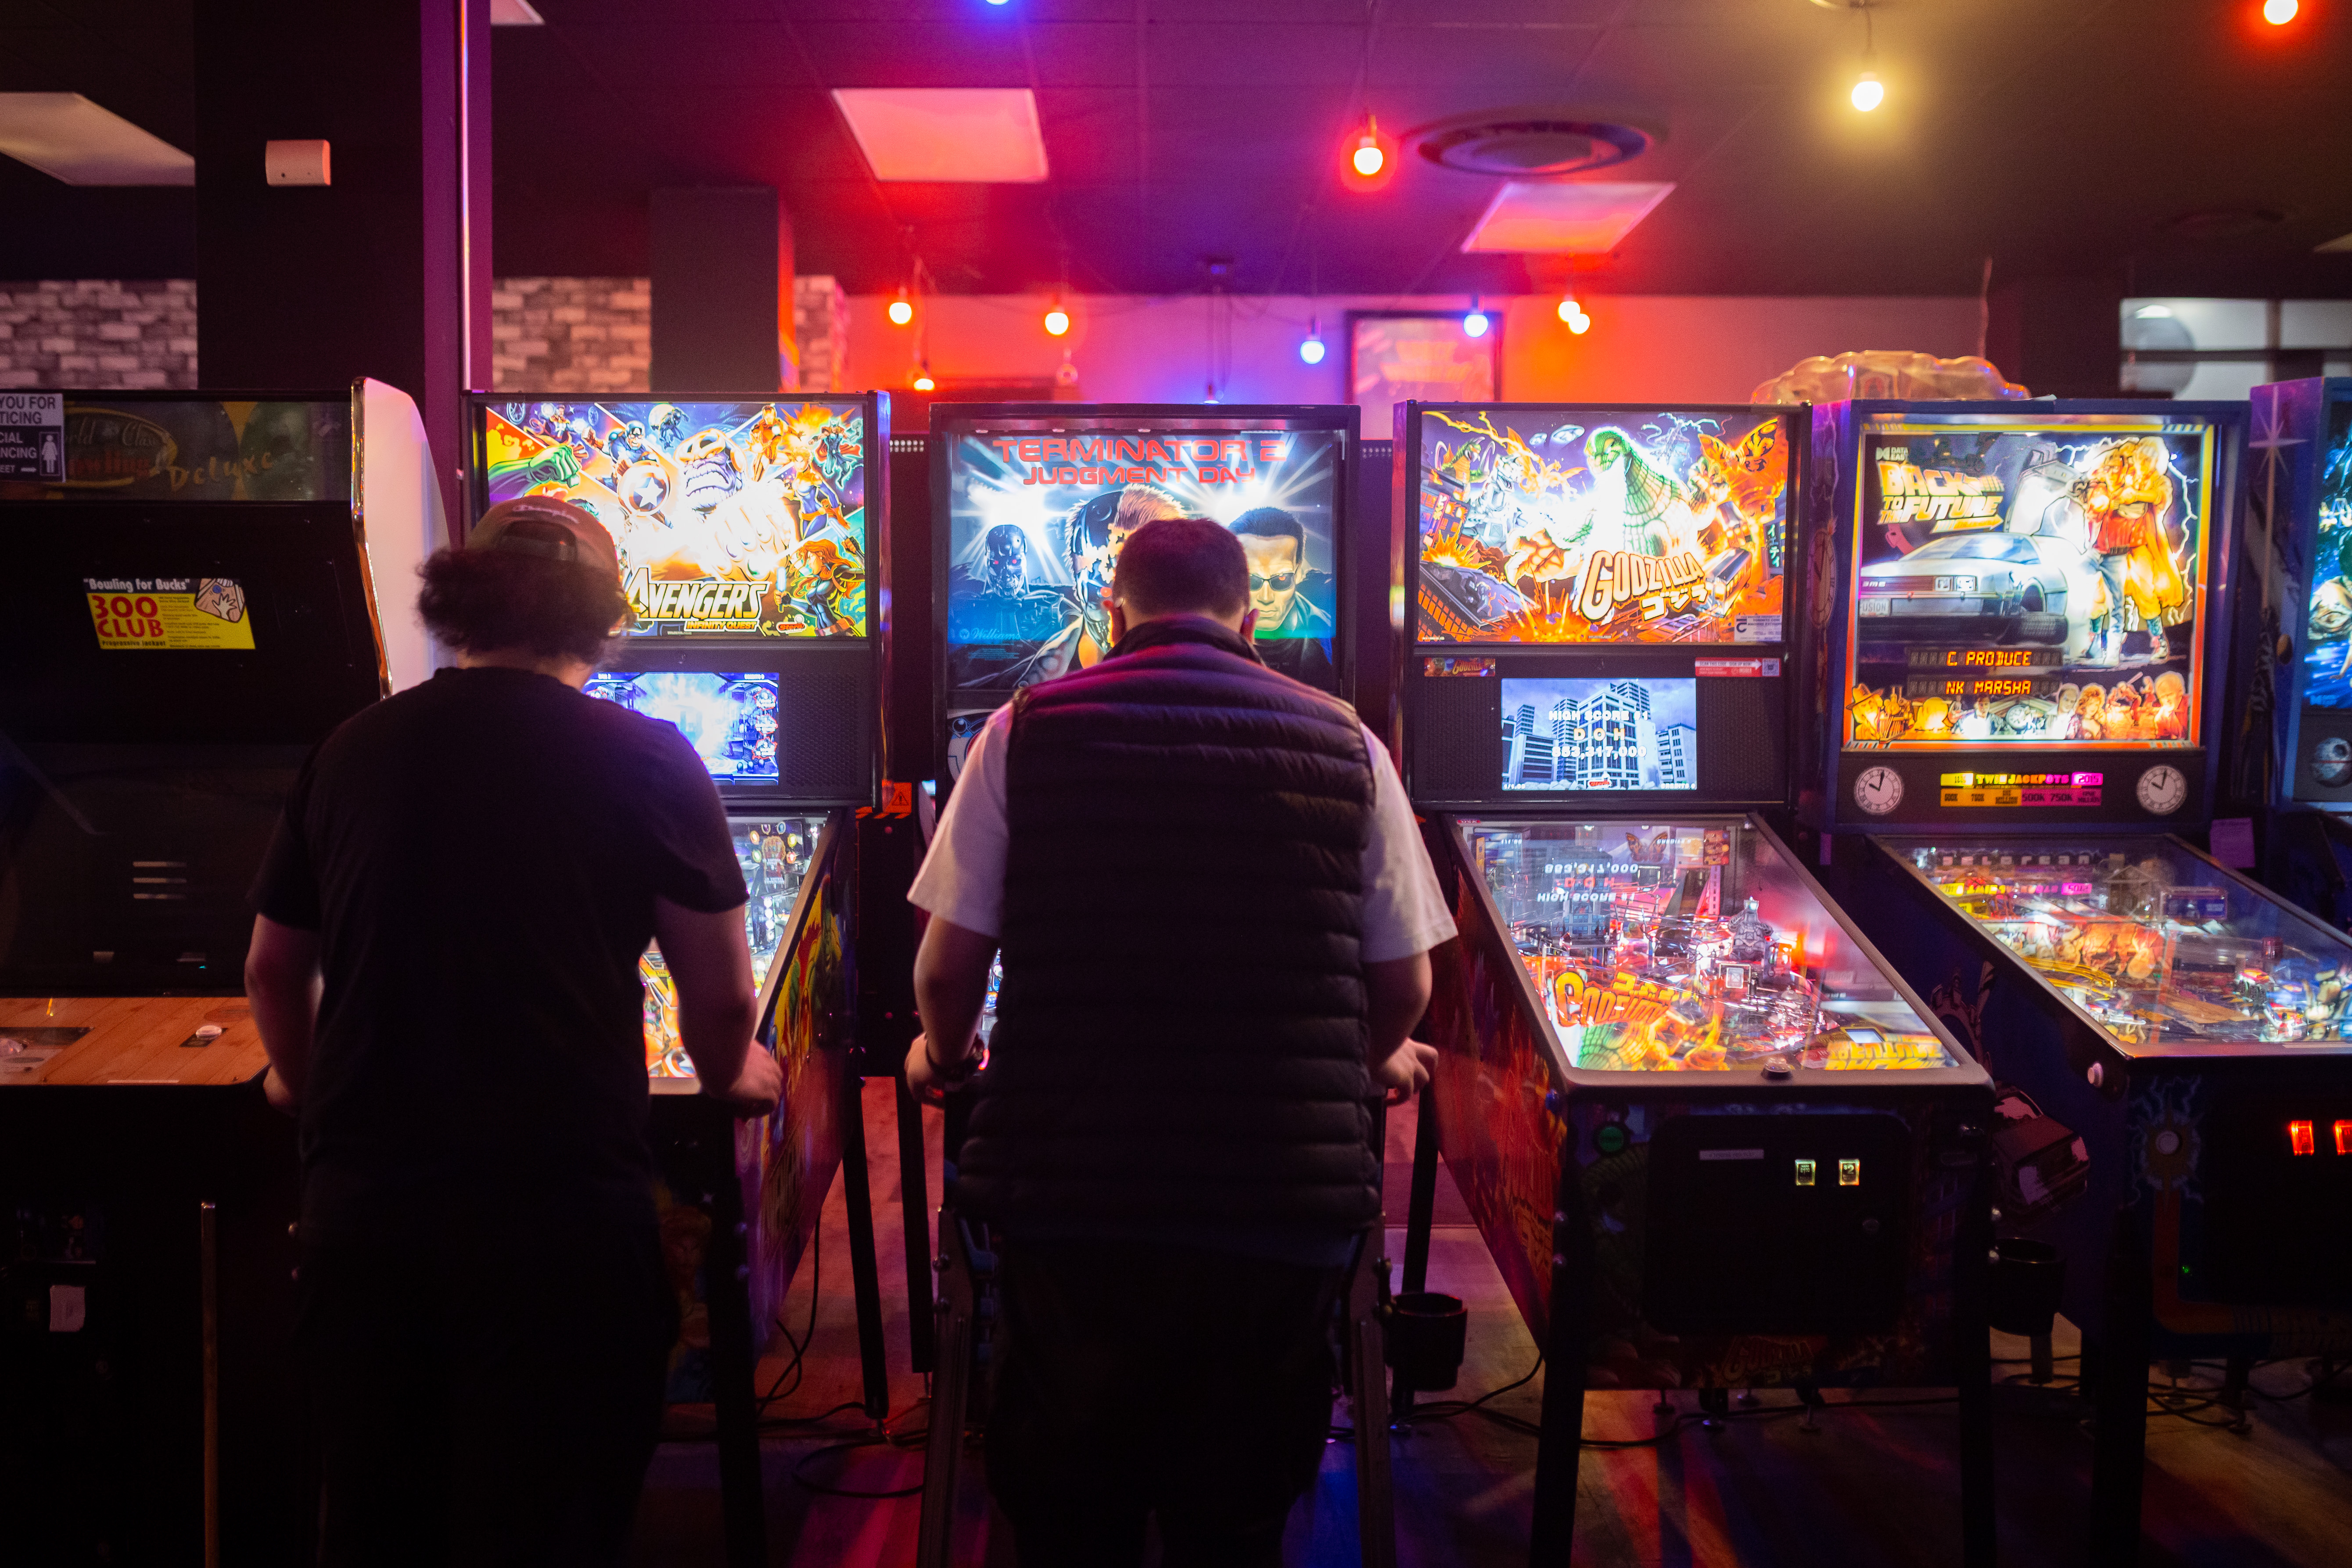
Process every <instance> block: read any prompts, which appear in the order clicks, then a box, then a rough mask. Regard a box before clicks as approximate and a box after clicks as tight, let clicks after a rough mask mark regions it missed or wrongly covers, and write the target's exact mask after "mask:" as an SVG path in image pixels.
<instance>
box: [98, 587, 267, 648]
mask: <svg viewBox="0 0 2352 1568" xmlns="http://www.w3.org/2000/svg"><path fill="white" fill-rule="evenodd" d="M82 586H83V587H84V589H85V590H87V594H88V598H89V618H90V623H91V625H92V626H95V627H96V628H97V630H98V646H99V647H102V648H120V647H162V648H247V649H249V648H251V647H253V621H252V619H251V618H250V617H249V616H247V613H246V602H245V585H244V584H241V583H239V582H238V581H237V580H236V578H234V577H85V578H83V579H82Z"/></svg>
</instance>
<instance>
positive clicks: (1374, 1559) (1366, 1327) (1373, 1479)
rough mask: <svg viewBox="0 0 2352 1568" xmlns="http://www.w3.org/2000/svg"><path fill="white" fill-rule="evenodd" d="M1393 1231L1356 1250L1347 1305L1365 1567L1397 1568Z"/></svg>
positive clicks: (1380, 1231) (1376, 1231)
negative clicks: (1388, 1324)
mask: <svg viewBox="0 0 2352 1568" xmlns="http://www.w3.org/2000/svg"><path fill="white" fill-rule="evenodd" d="M1387 1236H1388V1233H1387V1230H1386V1228H1385V1227H1384V1226H1374V1227H1373V1228H1371V1229H1370V1230H1369V1231H1366V1232H1365V1233H1364V1237H1363V1239H1362V1240H1361V1241H1360V1243H1359V1244H1358V1246H1357V1249H1356V1266H1355V1268H1352V1269H1350V1270H1349V1274H1348V1295H1347V1300H1346V1303H1345V1318H1346V1324H1347V1347H1348V1358H1349V1363H1351V1364H1350V1366H1349V1379H1348V1386H1349V1389H1351V1390H1352V1391H1353V1394H1352V1397H1351V1399H1350V1401H1349V1405H1350V1410H1349V1414H1350V1415H1351V1416H1352V1418H1353V1421H1354V1425H1355V1428H1356V1534H1357V1542H1358V1551H1359V1552H1360V1554H1361V1560H1362V1562H1363V1564H1364V1568H1396V1560H1397V1558H1396V1489H1395V1486H1394V1479H1393V1474H1392V1472H1391V1468H1390V1463H1389V1459H1390V1453H1389V1401H1388V1379H1387V1376H1386V1372H1387V1361H1388V1357H1387V1353H1386V1352H1387V1336H1386V1335H1385V1334H1384V1333H1383V1332H1382V1331H1381V1288H1382V1286H1383V1285H1384V1284H1385V1283H1386V1276H1387V1274H1388V1259H1386V1258H1381V1256H1380V1254H1381V1252H1383V1251H1384V1250H1386V1247H1387Z"/></svg>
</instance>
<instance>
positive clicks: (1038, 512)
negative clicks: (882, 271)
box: [899, 404, 1394, 1565]
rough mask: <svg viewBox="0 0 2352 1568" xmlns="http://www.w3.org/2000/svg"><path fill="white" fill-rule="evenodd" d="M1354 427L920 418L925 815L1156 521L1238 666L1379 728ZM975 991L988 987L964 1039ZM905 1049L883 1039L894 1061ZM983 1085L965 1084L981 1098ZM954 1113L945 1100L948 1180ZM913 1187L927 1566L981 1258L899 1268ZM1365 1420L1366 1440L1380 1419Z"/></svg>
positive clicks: (1374, 1382)
mask: <svg viewBox="0 0 2352 1568" xmlns="http://www.w3.org/2000/svg"><path fill="white" fill-rule="evenodd" d="M1359 425H1360V415H1359V413H1358V411H1357V410H1356V409H1355V408H1354V407H1353V406H1352V405H1341V406H1311V405H1281V406H1251V405H1232V406H1202V405H1089V404H935V405H932V409H931V428H930V431H929V437H928V440H927V441H925V442H924V443H923V444H922V445H921V446H920V447H916V446H914V444H913V443H912V442H910V443H909V450H908V453H907V454H906V461H907V462H908V477H909V482H910V484H911V482H912V480H913V479H914V477H915V476H916V475H917V474H918V473H919V472H920V471H921V470H920V469H919V468H918V464H919V463H925V462H927V466H928V477H929V503H930V504H929V528H930V537H929V542H928V544H929V549H928V552H927V553H928V561H927V562H926V563H925V564H926V565H927V566H928V571H927V572H926V573H925V581H926V583H927V584H928V591H929V602H928V605H923V606H920V608H924V609H928V611H929V617H928V618H929V630H928V633H927V634H926V635H927V636H928V638H929V647H930V649H931V657H930V658H929V661H928V664H927V668H928V672H929V677H930V684H929V691H928V693H927V694H926V695H927V697H928V701H929V713H930V726H929V737H930V740H931V743H932V750H931V752H930V755H931V766H930V768H929V770H928V771H929V777H930V778H931V780H933V781H934V784H935V788H936V792H937V798H938V800H939V802H940V804H941V805H944V804H945V802H946V800H947V799H948V798H949V796H950V794H951V792H952V791H953V789H954V786H955V780H956V778H957V776H958V774H959V773H961V770H962V767H963V762H964V757H965V754H966V752H967V751H968V750H969V748H970V746H971V742H972V740H973V739H974V738H975V737H976V736H978V735H979V734H980V732H981V731H982V729H983V728H984V727H985V726H986V724H987V722H988V719H989V715H990V714H991V713H992V712H993V711H994V710H996V709H997V708H999V707H1001V706H1003V704H1004V703H1005V702H1007V701H1009V700H1012V699H1013V697H1014V696H1015V695H1016V694H1017V693H1018V692H1019V691H1020V690H1021V689H1023V688H1024V687H1026V686H1029V685H1032V684H1034V683H1036V682H1039V681H1044V680H1050V679H1053V678H1055V676H1057V675H1060V674H1063V673H1065V672H1066V671H1069V670H1073V669H1077V668H1085V667H1087V666H1089V665H1092V664H1094V663H1096V662H1097V660H1099V659H1100V658H1102V657H1103V656H1104V654H1106V653H1107V652H1108V650H1109V648H1110V647H1111V642H1112V639H1111V637H1110V627H1109V618H1108V611H1107V609H1106V608H1105V606H1104V604H1103V595H1104V592H1105V590H1106V589H1107V588H1108V587H1109V585H1110V584H1111V581H1112V574H1113V573H1114V571H1115V569H1116V567H1117V564H1118V555H1119V552H1120V549H1121V547H1122V545H1123V544H1124V542H1125V541H1126V538H1127V536H1128V535H1129V533H1130V532H1132V531H1134V530H1135V529H1137V528H1139V527H1140V526H1142V525H1143V524H1144V523H1146V522H1149V521H1153V520H1155V519H1159V518H1170V517H1187V516H1190V517H1205V518H1209V519H1211V520H1213V521H1216V522H1219V523H1221V524H1223V525H1224V526H1225V527H1227V528H1229V529H1231V530H1232V531H1234V533H1235V534H1236V535H1237V536H1238V537H1239V538H1240V540H1241V542H1242V547H1243V551H1244V555H1245V557H1246V558H1247V561H1248V564H1249V574H1250V577H1249V594H1250V598H1251V604H1252V605H1253V607H1254V608H1255V610H1256V612H1257V617H1258V618H1257V623H1256V630H1255V651H1256V652H1257V654H1258V657H1259V658H1261V659H1262V660H1263V661H1264V662H1265V664H1266V666H1267V667H1268V668H1272V669H1274V670H1276V671H1278V672H1280V673H1282V674H1285V675H1288V676H1290V677H1292V678H1293V679H1297V680H1301V681H1304V682H1305V683H1307V684H1308V685H1310V686H1313V687H1315V688H1317V689H1320V690H1323V691H1328V692H1330V693H1332V694H1334V695H1336V696H1339V697H1341V698H1342V699H1344V700H1350V701H1353V702H1355V703H1357V704H1358V705H1359V708H1360V710H1361V711H1363V712H1364V713H1365V716H1366V718H1367V721H1368V722H1370V724H1371V726H1372V728H1373V730H1374V731H1375V732H1381V731H1385V730H1386V729H1388V728H1389V725H1388V723H1387V721H1386V710H1387V708H1388V706H1389V704H1390V703H1391V701H1392V700H1393V699H1392V696H1391V692H1392V690H1393V682H1392V680H1391V679H1388V678H1387V677H1386V675H1385V674H1384V673H1383V672H1384V671H1385V670H1386V668H1388V667H1389V665H1390V664H1391V662H1392V656H1391V651H1390V649H1391V644H1390V640H1389V631H1390V625H1389V616H1388V605H1387V596H1386V593H1385V587H1384V584H1386V582H1387V581H1388V571H1387V567H1388V562H1387V558H1386V552H1384V551H1383V550H1381V549H1380V548H1378V542H1379V541H1380V540H1381V537H1382V531H1383V529H1384V526H1385V525H1384V523H1383V522H1382V521H1380V519H1379V518H1378V517H1374V516H1372V515H1370V514H1369V513H1367V512H1366V510H1364V500H1363V495H1364V489H1371V490H1373V491H1375V492H1377V491H1378V489H1380V480H1381V479H1383V478H1385V473H1384V471H1383V473H1381V474H1378V475H1375V474H1372V473H1370V471H1369V470H1368V469H1366V468H1364V467H1363V464H1364V459H1365V456H1366V447H1368V446H1371V445H1381V446H1384V445H1385V444H1384V443H1381V444H1368V443H1365V442H1363V441H1361V440H1360V436H1359ZM1381 455H1382V456H1385V453H1383V454H1381ZM1360 487H1362V488H1360ZM902 559H903V558H902ZM908 605H909V609H908V616H909V618H910V619H911V618H912V617H913V616H915V615H917V614H919V609H918V608H917V607H915V605H914V600H913V597H912V595H909V597H908ZM1366 605H1371V606H1375V607H1373V608H1371V609H1369V610H1367V609H1366V608H1364V606H1366ZM908 640H909V642H910V643H911V641H912V638H911V637H910V638H909V639H908ZM908 870H909V872H911V870H912V867H911V866H909V868H908ZM901 896H902V897H903V888H902V889H901ZM996 992H997V986H996V976H994V975H992V978H991V984H990V987H989V994H988V1003H987V1006H986V1008H985V1009H984V1010H983V1012H982V1018H981V1031H982V1037H983V1039H985V1038H986V1037H987V1035H988V1033H989V1032H990V1030H991V1029H992V1026H993V1022H994V1004H995V998H996ZM906 1037H907V1032H905V1031H902V1032H901V1037H900V1040H899V1049H901V1050H902V1051H903V1050H904V1048H905V1038H906ZM985 1083H986V1074H985V1072H983V1073H982V1076H981V1079H980V1080H979V1087H980V1089H981V1090H982V1091H983V1092H984V1088H985ZM968 1100H969V1097H968V1096H950V1097H948V1103H947V1129H946V1136H947V1147H948V1149H949V1151H950V1155H949V1157H950V1163H951V1162H952V1158H953V1154H952V1151H953V1149H954V1147H955V1145H956V1143H957V1142H958V1141H959V1140H960V1137H961V1122H962V1116H963V1113H964V1110H965V1102H966V1101H968ZM923 1179H924V1178H923V1172H922V1168H921V1166H920V1164H919V1162H918V1163H910V1164H908V1166H907V1167H906V1168H905V1171H904V1180H905V1183H906V1185H905V1191H906V1192H907V1194H908V1215H909V1219H908V1226H909V1228H908V1277H909V1279H910V1280H912V1279H916V1278H917V1277H918V1276H921V1277H923V1278H925V1279H927V1280H928V1279H930V1278H932V1277H933V1276H934V1275H935V1276H936V1279H937V1281H938V1285H939V1292H938V1301H937V1307H936V1312H935V1314H929V1315H927V1314H926V1311H925V1309H926V1308H927V1307H929V1306H932V1304H933V1299H932V1292H931V1289H930V1287H929V1284H928V1283H927V1284H926V1285H925V1286H924V1287H923V1288H922V1289H921V1290H920V1291H919V1293H918V1294H917V1295H916V1296H915V1299H914V1304H915V1310H916V1315H917V1317H918V1318H919V1319H923V1320H925V1322H926V1326H928V1325H929V1322H930V1321H934V1319H935V1321H936V1323H937V1325H938V1326H937V1329H936V1331H935V1333H936V1340H935V1342H934V1338H933V1337H932V1335H929V1334H924V1333H923V1332H922V1331H921V1330H919V1331H918V1332H919V1336H920V1344H919V1350H918V1359H917V1365H918V1366H919V1368H924V1369H929V1367H931V1366H932V1365H934V1364H936V1365H938V1366H939V1367H940V1371H941V1375H940V1378H939V1379H938V1380H936V1381H935V1384H934V1394H935V1399H934V1405H933V1410H932V1427H931V1432H932V1441H931V1447H930V1452H931V1454H932V1456H933V1458H932V1459H931V1462H930V1464H929V1468H927V1471H926V1483H925V1491H924V1511H923V1522H922V1528H921V1534H920V1537H919V1545H918V1551H917V1561H918V1562H919V1563H924V1564H927V1565H928V1564H934V1563H945V1562H947V1561H948V1560H949V1542H948V1532H949V1530H950V1521H951V1519H952V1511H953V1510H952V1496H953V1492H954V1489H955V1486H956V1469H955V1467H954V1465H953V1464H952V1463H942V1462H941V1459H940V1456H941V1455H942V1454H943V1453H948V1452H950V1450H951V1449H952V1447H953V1445H951V1444H950V1443H949V1442H948V1441H947V1439H946V1436H945V1435H946V1434H947V1433H950V1432H956V1431H961V1429H962V1426H963V1424H964V1418H965V1416H966V1415H967V1414H973V1415H976V1414H977V1412H978V1410H979V1409H980V1408H981V1403H980V1402H981V1401H982V1400H984V1392H982V1390H984V1385H985V1379H984V1377H967V1376H964V1375H959V1374H957V1372H956V1370H955V1369H959V1368H965V1369H969V1368H971V1367H973V1366H982V1367H984V1365H985V1360H984V1353H985V1346H984V1341H985V1338H986V1331H987V1328H988V1321H987V1319H986V1317H985V1310H984V1306H983V1307H982V1310H981V1315H980V1316H977V1317H976V1316H975V1300H974V1294H973V1292H974V1288H975V1284H974V1281H975V1275H976V1274H979V1275H984V1274H985V1269H986V1258H985V1255H984V1254H982V1253H979V1252H976V1251H975V1250H974V1249H973V1246H972V1245H971V1241H970V1235H969V1231H968V1227H967V1228H959V1227H958V1226H955V1225H954V1224H953V1223H952V1221H953V1218H954V1216H953V1215H952V1213H951V1212H950V1211H949V1210H946V1209H942V1210H941V1212H940V1221H941V1226H942V1230H941V1234H940V1237H939V1240H938V1247H939V1252H940V1256H939V1258H938V1261H937V1265H936V1269H933V1268H929V1267H924V1268H919V1267H918V1263H919V1262H920V1263H923V1264H926V1265H928V1264H929V1257H928V1251H927V1249H928V1248H929V1246H930V1245H931V1242H930V1237H929V1235H928V1234H927V1233H924V1232H922V1231H920V1230H919V1229H918V1227H917V1224H916V1221H915V1219H914V1217H913V1216H914V1215H915V1213H916V1212H917V1211H916V1205H917V1202H918V1194H921V1192H922V1190H923V1187H922V1183H923ZM1369 1261H1370V1260H1369V1259H1368V1260H1367V1262H1368V1263H1369ZM1370 1279H1371V1274H1370V1270H1369V1268H1366V1269H1365V1270H1362V1271H1360V1278H1359V1279H1358V1280H1357V1282H1356V1287H1355V1289H1357V1290H1358V1294H1357V1295H1354V1296H1351V1297H1350V1300H1349V1310H1348V1311H1347V1312H1345V1313H1343V1314H1342V1318H1343V1320H1344V1321H1345V1323H1346V1325H1347V1326H1346V1329H1345V1331H1344V1334H1343V1339H1344V1342H1345V1349H1346V1352H1347V1354H1348V1356H1349V1360H1350V1362H1351V1363H1352V1364H1369V1365H1377V1364H1378V1361H1379V1357H1380V1350H1379V1339H1378V1333H1379V1331H1378V1328H1377V1326H1376V1325H1374V1324H1373V1314H1372V1311H1371V1298H1370V1295H1369V1294H1364V1293H1363V1292H1368V1291H1369V1290H1370ZM1368 1333H1369V1335H1370V1338H1369V1339H1368V1338H1366V1335H1367V1334H1368ZM976 1351H977V1352H980V1355H981V1357H982V1359H981V1360H979V1361H977V1362H975V1360H974V1354H975V1352H976ZM1367 1357H1369V1360H1367V1359H1366V1358H1367ZM1380 1381H1381V1380H1380V1379H1379V1378H1378V1377H1377V1376H1373V1377H1371V1378H1370V1379H1369V1380H1366V1379H1360V1378H1359V1379H1356V1380H1354V1383H1353V1384H1351V1386H1352V1387H1354V1388H1356V1390H1357V1394H1358V1397H1359V1398H1362V1397H1366V1396H1367V1395H1368V1391H1370V1393H1371V1394H1375V1395H1376V1394H1377V1392H1378V1385H1379V1384H1380ZM968 1397H969V1398H970V1399H971V1401H972V1403H971V1404H967V1403H966V1400H967V1398H968ZM1362 1408H1365V1407H1363V1406H1360V1409H1362ZM1377 1425H1378V1426H1380V1428H1381V1430H1382V1431H1385V1429H1386V1418H1385V1415H1382V1416H1381V1418H1380V1420H1379V1421H1378V1423H1377ZM1358 1462H1359V1475H1360V1490H1359V1503H1360V1527H1361V1529H1362V1530H1363V1531H1364V1534H1363V1542H1364V1545H1363V1550H1364V1552H1365V1556H1364V1561H1365V1562H1366V1563H1392V1562H1393V1561H1394V1556H1393V1552H1394V1547H1393V1542H1392V1541H1391V1540H1390V1539H1389V1537H1388V1533H1387V1532H1388V1529H1389V1517H1388V1510H1389V1503H1388V1488H1387V1482H1386V1475H1387V1468H1386V1467H1387V1448H1386V1446H1385V1444H1384V1443H1381V1444H1367V1445H1364V1447H1363V1451H1361V1452H1360V1454H1359V1457H1358Z"/></svg>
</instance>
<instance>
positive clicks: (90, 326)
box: [0, 278, 849, 392]
mask: <svg viewBox="0 0 2352 1568" xmlns="http://www.w3.org/2000/svg"><path fill="white" fill-rule="evenodd" d="M793 336H794V337H795V338H796V339H797V340H798V342H799V347H800V361H801V385H802V387H803V389H805V390H807V391H811V392H829V391H832V390H834V389H835V387H836V386H837V385H839V384H841V376H842V371H843V367H844V364H845V362H846V360H847V358H848V353H849V303H848V300H847V299H846V298H845V296H844V295H843V293H842V291H841V286H840V285H839V284H838V283H836V282H835V280H834V279H831V278H795V279H793ZM490 341H491V354H490V386H491V389H492V390H493V391H497V392H643V391H645V390H646V384H647V383H648V382H649V380H650V379H651V374H652V369H653V285H652V282H651V281H650V280H649V279H644V278H502V279H499V280H498V282H496V283H495V284H493V285H492V286H491V293H490ZM195 384H196V285H195V280H194V279H191V278H173V279H164V280H159V281H154V282H133V283H125V282H120V281H112V280H90V279H84V280H80V281H69V282H39V283H6V282H0V386H72V387H87V388H90V389H92V390H103V389H106V388H111V387H135V386H169V387H193V386H194V385H195Z"/></svg>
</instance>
